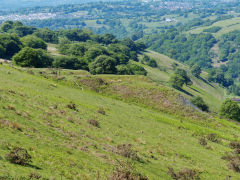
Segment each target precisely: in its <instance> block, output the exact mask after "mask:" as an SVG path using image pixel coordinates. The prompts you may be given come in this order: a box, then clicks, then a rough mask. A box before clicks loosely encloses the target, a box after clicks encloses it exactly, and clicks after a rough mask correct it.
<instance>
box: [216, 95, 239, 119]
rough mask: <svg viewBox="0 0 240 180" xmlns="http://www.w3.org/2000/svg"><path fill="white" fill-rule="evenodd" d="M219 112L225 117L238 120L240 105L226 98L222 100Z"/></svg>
mask: <svg viewBox="0 0 240 180" xmlns="http://www.w3.org/2000/svg"><path fill="white" fill-rule="evenodd" d="M220 113H221V115H222V116H224V117H226V118H229V119H233V120H238V121H240V107H239V105H238V103H237V102H235V101H232V100H230V99H227V100H226V101H225V102H223V104H222V106H221V109H220Z"/></svg>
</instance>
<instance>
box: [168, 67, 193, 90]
mask: <svg viewBox="0 0 240 180" xmlns="http://www.w3.org/2000/svg"><path fill="white" fill-rule="evenodd" d="M169 83H170V85H171V86H172V87H173V88H176V89H182V86H183V85H184V84H185V85H187V86H188V85H192V81H191V79H190V78H189V76H188V75H187V71H185V70H184V69H177V70H176V71H175V73H174V74H173V75H172V76H171V78H170V80H169Z"/></svg>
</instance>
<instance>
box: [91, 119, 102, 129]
mask: <svg viewBox="0 0 240 180" xmlns="http://www.w3.org/2000/svg"><path fill="white" fill-rule="evenodd" d="M88 124H91V125H92V126H95V127H97V128H100V123H99V122H98V121H97V120H94V119H90V120H88Z"/></svg>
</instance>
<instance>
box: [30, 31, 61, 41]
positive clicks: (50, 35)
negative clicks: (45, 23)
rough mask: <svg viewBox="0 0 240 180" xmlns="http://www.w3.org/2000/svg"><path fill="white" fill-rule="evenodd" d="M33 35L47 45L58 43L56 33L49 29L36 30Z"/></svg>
mask: <svg viewBox="0 0 240 180" xmlns="http://www.w3.org/2000/svg"><path fill="white" fill-rule="evenodd" d="M34 35H35V36H37V37H39V38H41V39H42V40H44V41H45V42H48V43H58V36H57V33H56V32H54V31H51V30H49V29H37V30H36V31H35V32H34Z"/></svg>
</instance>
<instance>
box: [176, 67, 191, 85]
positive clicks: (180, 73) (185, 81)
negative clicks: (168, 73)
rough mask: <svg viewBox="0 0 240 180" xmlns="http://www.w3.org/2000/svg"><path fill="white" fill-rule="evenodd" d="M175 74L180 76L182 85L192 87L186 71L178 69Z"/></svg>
mask: <svg viewBox="0 0 240 180" xmlns="http://www.w3.org/2000/svg"><path fill="white" fill-rule="evenodd" d="M175 74H177V75H179V76H181V77H182V78H183V79H184V84H186V85H192V81H191V79H190V78H189V76H188V75H187V71H186V70H184V69H180V68H178V69H177V70H176V71H175Z"/></svg>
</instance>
